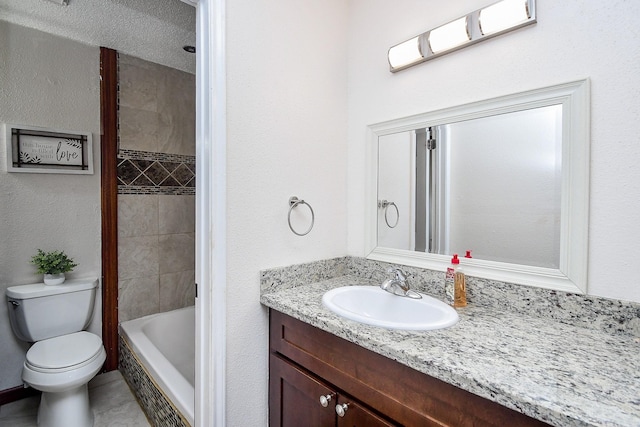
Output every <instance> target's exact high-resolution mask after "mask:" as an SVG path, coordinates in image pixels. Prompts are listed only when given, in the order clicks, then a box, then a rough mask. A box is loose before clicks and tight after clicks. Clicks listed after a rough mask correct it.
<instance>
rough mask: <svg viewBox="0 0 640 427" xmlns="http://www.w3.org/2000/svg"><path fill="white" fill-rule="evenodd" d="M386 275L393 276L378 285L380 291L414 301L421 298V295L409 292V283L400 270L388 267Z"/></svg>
mask: <svg viewBox="0 0 640 427" xmlns="http://www.w3.org/2000/svg"><path fill="white" fill-rule="evenodd" d="M387 273H391V274H393V277H392V278H391V279H387V280H385V281H384V282H382V284H381V285H380V287H381V288H382V289H384V290H385V291H387V292H389V293H392V294H394V295H398V296H400V297H409V298H414V299H420V298H422V295H420V294H419V293H417V292H415V291H412V290H411V288H410V286H409V281H408V280H407V275H406V274H405V273H404V272H403V271H402V270H400V269H399V268H393V267H389V268H388V269H387Z"/></svg>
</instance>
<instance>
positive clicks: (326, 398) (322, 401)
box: [320, 394, 335, 408]
mask: <svg viewBox="0 0 640 427" xmlns="http://www.w3.org/2000/svg"><path fill="white" fill-rule="evenodd" d="M333 396H335V394H327V395H326V396H320V404H321V405H322V406H323V407H324V408H326V407H327V406H329V402H331V398H332V397H333Z"/></svg>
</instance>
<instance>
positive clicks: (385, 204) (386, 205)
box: [378, 200, 400, 228]
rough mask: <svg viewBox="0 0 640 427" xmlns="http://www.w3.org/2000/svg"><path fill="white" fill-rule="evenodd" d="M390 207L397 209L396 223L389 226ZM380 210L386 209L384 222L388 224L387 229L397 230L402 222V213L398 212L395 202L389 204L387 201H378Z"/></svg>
mask: <svg viewBox="0 0 640 427" xmlns="http://www.w3.org/2000/svg"><path fill="white" fill-rule="evenodd" d="M389 206H393V207H394V208H395V209H396V223H395V224H393V225H391V224H389V217H388V216H387V215H388V213H389ZM378 208H380V209H382V208H384V222H386V223H387V227H389V228H396V226H397V225H398V222H399V221H400V211H399V210H398V206H397V205H396V204H395V203H394V202H389V201H387V200H378Z"/></svg>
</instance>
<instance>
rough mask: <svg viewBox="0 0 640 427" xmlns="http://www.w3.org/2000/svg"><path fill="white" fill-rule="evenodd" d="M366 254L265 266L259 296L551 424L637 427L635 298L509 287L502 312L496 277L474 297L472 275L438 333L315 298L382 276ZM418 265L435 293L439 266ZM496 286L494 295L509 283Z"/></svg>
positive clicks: (639, 358)
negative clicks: (340, 310)
mask: <svg viewBox="0 0 640 427" xmlns="http://www.w3.org/2000/svg"><path fill="white" fill-rule="evenodd" d="M369 262H370V261H367V260H364V261H362V260H361V259H358V258H341V259H336V260H329V261H323V262H322V263H320V264H318V263H311V264H307V265H304V266H296V267H295V268H294V269H293V270H292V269H288V268H283V269H272V270H268V271H265V272H263V273H262V277H261V286H262V288H261V289H262V293H261V302H262V303H263V304H264V305H266V306H268V307H271V308H273V309H276V310H278V311H280V312H283V313H285V314H288V315H290V316H292V317H295V318H297V319H300V320H302V321H304V322H306V323H309V324H311V325H314V326H316V327H318V328H320V329H323V330H325V331H328V332H331V333H333V334H335V335H337V336H339V337H342V338H345V339H347V340H349V341H351V342H354V343H356V344H359V345H361V346H363V347H365V348H367V349H369V350H372V351H374V352H376V353H379V354H382V355H384V356H387V357H389V358H391V359H394V360H397V361H399V362H400V363H403V364H405V365H407V366H410V367H412V368H414V369H416V370H418V371H420V372H424V373H426V374H428V375H431V376H433V377H436V378H439V379H441V380H443V381H446V382H448V383H450V384H453V385H456V386H458V387H460V388H463V389H465V390H468V391H470V392H472V393H475V394H477V395H480V396H482V397H485V398H488V399H491V400H493V401H495V402H498V403H500V404H502V405H505V406H507V407H510V408H512V409H516V410H518V411H520V412H523V413H525V414H527V415H529V416H532V417H534V418H537V419H540V420H542V421H545V422H548V423H550V424H553V425H557V426H625V427H628V426H640V339H639V338H638V337H637V336H634V334H633V333H630V332H634V331H635V329H634V327H633V325H631V326H630V325H629V324H632V323H633V322H634V319H628V317H629V316H633V313H635V309H636V308H637V304H634V303H629V304H627V303H619V304H621V305H622V307H621V308H620V310H616V308H619V307H618V306H617V305H616V304H618V303H617V302H607V300H605V301H604V302H602V301H595V302H594V303H593V304H592V305H595V306H596V310H587V307H585V306H584V304H582V302H584V301H588V300H589V299H590V298H589V297H585V296H579V298H577V301H579V302H580V303H577V304H575V303H574V302H575V301H573V300H574V299H575V298H573V297H572V296H571V295H569V294H564V295H559V296H558V299H557V300H556V301H554V300H553V299H551V300H550V301H545V299H544V297H543V296H544V295H545V294H549V293H550V292H551V294H550V295H553V292H554V291H548V290H546V291H545V290H542V293H539V292H537V291H538V290H537V289H534V290H532V291H531V290H530V289H532V288H526V289H524V291H523V292H524V294H525V295H524V298H529V300H530V301H533V302H529V303H527V302H524V303H523V302H522V301H520V300H519V297H520V296H521V295H520V293H518V290H517V289H516V290H514V292H516V294H515V295H514V294H510V295H509V298H510V299H513V300H514V301H516V303H515V304H514V305H515V307H514V309H513V310H507V309H505V304H507V305H508V303H506V302H504V301H499V302H497V303H496V302H494V303H492V302H491V301H490V300H491V298H490V297H488V296H487V295H486V294H487V293H489V294H491V293H492V292H496V291H495V290H487V289H486V288H487V287H495V286H498V285H500V284H497V285H496V284H495V283H479V284H478V285H477V286H478V287H479V288H480V287H484V289H483V288H481V289H476V294H477V295H476V298H475V301H473V299H472V298H471V295H472V294H473V291H472V289H471V288H472V287H473V286H474V285H475V283H470V285H469V289H468V291H469V300H470V305H469V306H468V307H466V308H463V309H459V310H458V314H459V315H460V322H458V324H456V325H455V326H453V327H451V328H449V329H445V330H440V331H425V332H410V331H390V330H386V329H382V328H378V327H373V326H368V325H364V324H360V323H357V322H353V321H350V320H347V319H344V318H342V317H339V316H338V315H335V314H334V313H332V312H331V311H329V310H328V309H326V308H324V307H323V306H322V302H321V298H322V295H323V294H324V292H326V291H327V290H329V289H332V288H335V287H339V286H347V285H356V284H372V285H377V284H379V283H380V279H381V278H384V277H385V275H384V269H383V266H384V265H383V264H380V263H377V264H380V265H375V267H376V268H375V269H374V270H370V269H369V267H370V265H367V263H369ZM294 270H295V271H294ZM406 270H413V269H411V268H406ZM416 270H417V271H416V272H413V271H412V272H411V274H412V275H413V276H412V278H413V279H414V286H415V287H420V288H421V289H423V290H424V291H425V293H428V294H432V295H433V296H436V297H438V296H439V295H438V293H439V292H440V289H439V287H440V285H439V283H440V282H439V280H440V274H441V273H439V272H428V271H420V270H419V269H416ZM372 271H373V272H372ZM378 271H381V272H382V276H380V277H378V275H379V273H378ZM309 272H312V273H309ZM345 272H346V273H347V274H346V275H345ZM307 273H309V275H310V276H312V277H314V279H313V280H315V282H313V283H307V284H305V283H304V282H305V280H304V278H301V276H300V275H301V274H302V275H303V276H304V275H306V274H307ZM419 275H425V279H422V278H419V277H417V276H419ZM374 276H375V277H374ZM432 279H433V280H432ZM416 285H418V286H416ZM509 286H513V285H509ZM498 288H500V289H499V290H498V291H497V292H498V293H500V294H504V292H509V291H510V290H509V289H506V290H505V289H504V288H501V287H500V286H498ZM429 291H431V292H429ZM521 292H522V291H521ZM528 293H532V294H533V296H531V295H526V294H528ZM556 294H560V293H556ZM503 296H504V295H503ZM486 299H489V301H485V300H486ZM591 299H593V298H591ZM594 300H595V299H594ZM566 301H569V302H566ZM585 304H586V303H585ZM521 305H522V307H521ZM563 305H564V307H563ZM587 305H588V304H587ZM601 305H603V306H604V307H605V309H603V310H601V309H600V306H601ZM540 307H542V308H540ZM545 307H546V308H545ZM551 307H555V308H556V309H551ZM568 307H570V308H572V309H573V311H572V310H570V309H569V308H568ZM607 310H609V311H611V312H612V313H613V315H614V316H616V313H618V314H617V316H618V318H615V319H614V320H611V321H610V322H609V321H606V320H603V319H606V317H607V315H606V312H607ZM553 311H560V312H561V313H560V314H558V313H553ZM588 312H591V313H592V314H588ZM593 313H595V314H593ZM619 313H622V314H619ZM554 316H555V317H559V318H554ZM585 316H586V318H585ZM589 319H593V321H590V320H589ZM620 319H622V321H620ZM610 324H613V325H623V326H622V327H616V328H612V327H610ZM585 326H588V327H585Z"/></svg>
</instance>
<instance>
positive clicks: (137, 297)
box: [118, 275, 160, 322]
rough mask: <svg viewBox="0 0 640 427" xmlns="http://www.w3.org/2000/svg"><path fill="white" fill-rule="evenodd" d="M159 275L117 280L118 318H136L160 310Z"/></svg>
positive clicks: (123, 319)
mask: <svg viewBox="0 0 640 427" xmlns="http://www.w3.org/2000/svg"><path fill="white" fill-rule="evenodd" d="M159 283H160V282H159V276H158V275H154V276H147V277H137V278H134V279H127V280H119V281H118V320H119V321H120V322H124V321H126V320H131V319H137V318H138V317H142V316H146V315H148V314H153V313H158V312H159V311H160V285H159Z"/></svg>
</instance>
